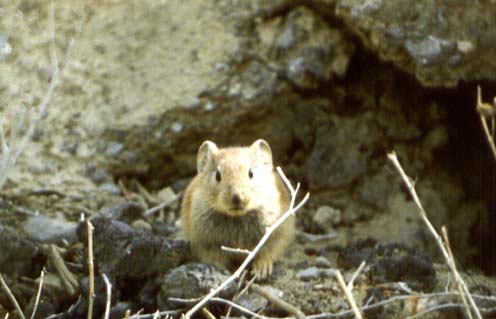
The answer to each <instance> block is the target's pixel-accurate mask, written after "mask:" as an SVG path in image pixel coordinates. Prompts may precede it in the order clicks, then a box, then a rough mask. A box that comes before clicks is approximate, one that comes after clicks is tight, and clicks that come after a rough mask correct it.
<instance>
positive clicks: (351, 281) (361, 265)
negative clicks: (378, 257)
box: [347, 260, 366, 291]
mask: <svg viewBox="0 0 496 319" xmlns="http://www.w3.org/2000/svg"><path fill="white" fill-rule="evenodd" d="M365 264H366V262H365V260H364V261H362V263H361V264H360V266H358V268H357V270H356V271H355V272H354V273H353V276H351V279H350V281H349V282H348V286H347V288H348V290H349V291H352V290H353V284H354V282H355V280H356V279H357V277H358V276H359V275H360V273H361V272H362V270H363V267H365Z"/></svg>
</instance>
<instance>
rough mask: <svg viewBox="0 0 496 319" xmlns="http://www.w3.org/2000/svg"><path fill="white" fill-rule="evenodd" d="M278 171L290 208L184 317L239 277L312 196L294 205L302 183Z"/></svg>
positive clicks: (279, 169)
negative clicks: (229, 273)
mask: <svg viewBox="0 0 496 319" xmlns="http://www.w3.org/2000/svg"><path fill="white" fill-rule="evenodd" d="M277 172H278V173H279V175H280V176H281V178H282V179H283V181H284V182H285V183H286V186H287V187H288V189H289V191H290V193H291V203H290V206H289V209H288V210H287V211H286V212H285V213H284V214H283V215H282V216H281V217H280V218H279V219H278V220H277V221H276V222H275V223H274V224H272V225H271V226H269V227H267V229H266V231H265V234H264V235H263V237H262V239H260V241H259V242H258V244H257V246H255V248H254V249H253V250H252V251H251V252H250V253H249V254H248V255H247V256H246V258H245V260H244V261H243V263H242V264H241V266H239V268H238V269H237V270H236V271H235V272H234V273H233V274H232V275H231V276H230V277H229V278H227V279H226V280H225V281H224V282H223V283H221V284H220V285H219V286H218V287H217V288H216V289H213V290H212V291H210V293H208V294H207V295H206V296H205V297H204V298H203V299H202V300H200V302H198V303H197V304H196V305H195V306H194V307H193V308H191V309H190V310H189V311H188V312H187V313H186V314H185V315H184V319H191V316H192V315H193V314H194V313H195V312H197V311H198V310H199V309H201V308H202V307H203V306H204V305H205V304H206V303H207V302H208V301H209V300H210V299H211V298H212V297H213V296H215V295H217V294H218V293H219V292H220V291H222V289H224V288H225V287H226V286H227V285H229V284H230V283H231V282H233V281H234V280H236V279H237V278H239V276H240V275H241V273H242V272H243V271H244V270H245V269H246V267H248V264H249V263H250V262H251V261H252V260H253V259H254V258H255V256H256V254H257V253H258V252H259V251H260V249H261V248H262V246H263V245H264V244H265V242H266V241H267V240H268V239H269V237H270V235H272V233H273V232H274V231H275V230H276V229H277V228H278V227H279V226H280V225H281V224H282V223H283V222H284V221H285V220H286V219H287V218H288V217H289V216H291V215H294V213H295V212H296V211H297V210H298V209H300V208H301V207H302V206H303V205H304V204H305V203H306V202H307V201H308V197H309V196H310V195H309V193H307V194H306V195H305V197H304V198H303V199H302V200H301V201H300V202H299V203H298V205H296V207H295V206H294V204H295V201H296V195H297V192H298V190H299V188H300V184H299V183H298V184H297V186H296V189H294V188H293V186H292V185H291V183H290V182H289V180H288V179H287V178H286V176H285V175H284V173H283V171H282V170H281V168H280V167H277Z"/></svg>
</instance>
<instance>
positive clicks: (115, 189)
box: [100, 182, 122, 195]
mask: <svg viewBox="0 0 496 319" xmlns="http://www.w3.org/2000/svg"><path fill="white" fill-rule="evenodd" d="M100 189H101V190H103V191H106V192H108V193H110V194H112V195H121V194H122V190H121V189H120V187H119V186H117V185H115V184H114V183H112V182H110V183H103V184H102V185H100Z"/></svg>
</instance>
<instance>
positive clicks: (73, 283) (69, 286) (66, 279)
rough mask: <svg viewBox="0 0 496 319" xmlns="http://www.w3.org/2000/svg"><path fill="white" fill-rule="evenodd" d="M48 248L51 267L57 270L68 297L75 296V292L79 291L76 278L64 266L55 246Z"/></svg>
mask: <svg viewBox="0 0 496 319" xmlns="http://www.w3.org/2000/svg"><path fill="white" fill-rule="evenodd" d="M49 247H50V251H49V256H50V261H51V262H52V264H53V267H54V268H55V269H56V270H57V273H58V274H59V276H60V279H61V280H62V283H63V284H64V286H65V289H66V290H67V293H68V294H69V296H74V295H76V292H77V291H78V290H79V283H78V281H77V278H76V276H74V274H73V273H71V272H70V271H69V269H68V268H67V266H66V265H65V262H64V259H63V258H62V256H60V253H59V252H58V250H57V246H55V245H54V244H51V245H50V246H49Z"/></svg>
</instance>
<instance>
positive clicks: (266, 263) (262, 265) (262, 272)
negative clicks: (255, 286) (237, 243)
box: [252, 256, 274, 279]
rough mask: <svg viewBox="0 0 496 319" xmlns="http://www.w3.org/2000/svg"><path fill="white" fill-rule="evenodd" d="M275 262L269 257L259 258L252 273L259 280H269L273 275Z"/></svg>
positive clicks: (254, 263)
mask: <svg viewBox="0 0 496 319" xmlns="http://www.w3.org/2000/svg"><path fill="white" fill-rule="evenodd" d="M273 265H274V260H273V259H272V258H269V257H267V256H258V257H257V258H256V259H255V261H254V262H253V266H252V273H253V274H254V275H255V276H257V278H259V279H267V277H268V276H270V275H271V274H272V267H273Z"/></svg>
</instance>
